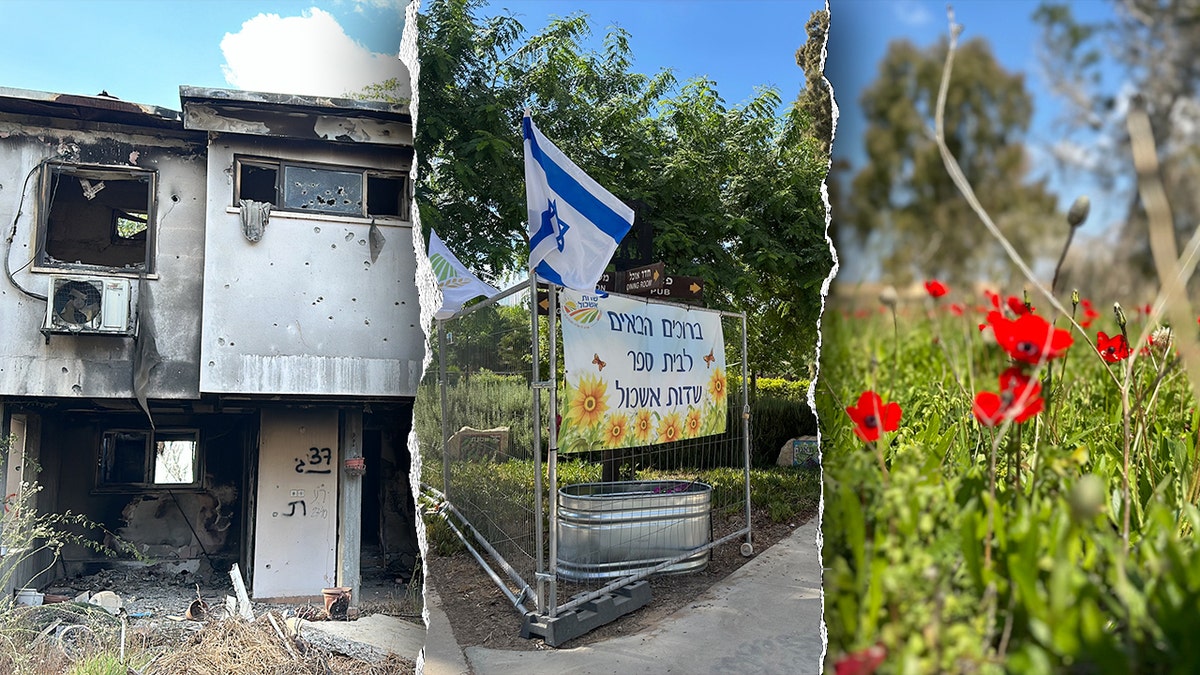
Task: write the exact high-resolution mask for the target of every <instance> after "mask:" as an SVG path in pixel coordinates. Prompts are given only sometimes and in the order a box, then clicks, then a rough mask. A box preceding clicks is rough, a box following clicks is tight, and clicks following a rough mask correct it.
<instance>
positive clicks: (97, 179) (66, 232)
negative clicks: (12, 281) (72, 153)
mask: <svg viewBox="0 0 1200 675" xmlns="http://www.w3.org/2000/svg"><path fill="white" fill-rule="evenodd" d="M44 171H45V172H44V174H43V178H42V180H43V187H42V204H41V208H42V211H43V213H42V217H43V237H44V239H43V246H42V254H43V258H42V260H41V263H42V264H46V265H56V264H83V265H94V266H98V267H111V268H119V269H129V270H139V271H140V270H146V271H152V270H149V269H148V264H149V256H148V255H147V251H148V250H150V243H151V242H150V241H149V240H150V238H151V228H150V222H151V219H152V215H153V202H154V197H153V195H154V192H153V190H154V180H153V177H154V174H153V173H152V172H149V171H135V170H122V169H94V168H83V167H66V166H57V165H47V167H46V169H45V170H44Z"/></svg>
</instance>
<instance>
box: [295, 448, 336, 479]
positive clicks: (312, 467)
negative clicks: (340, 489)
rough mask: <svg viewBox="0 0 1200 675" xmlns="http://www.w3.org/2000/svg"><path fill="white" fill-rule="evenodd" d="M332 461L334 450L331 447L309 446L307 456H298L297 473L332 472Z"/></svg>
mask: <svg viewBox="0 0 1200 675" xmlns="http://www.w3.org/2000/svg"><path fill="white" fill-rule="evenodd" d="M305 460H308V461H305ZM332 463H333V451H332V450H330V449H329V448H309V449H308V455H307V456H306V457H297V458H296V473H332V472H333V470H332V469H331V468H330V465H331V464H332ZM319 467H325V468H319Z"/></svg>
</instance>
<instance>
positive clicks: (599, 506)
mask: <svg viewBox="0 0 1200 675" xmlns="http://www.w3.org/2000/svg"><path fill="white" fill-rule="evenodd" d="M711 508H712V486H710V485H707V484H705V483H700V482H689V481H678V480H643V481H618V482H611V483H576V484H574V485H567V486H564V487H563V488H562V489H560V490H559V492H558V575H559V576H560V577H562V578H564V579H567V580H570V581H591V580H597V579H615V578H618V577H624V576H629V575H633V574H637V573H639V572H643V571H646V570H649V569H650V568H652V567H654V566H656V565H659V564H661V563H664V562H667V561H669V560H672V559H675V558H679V560H678V561H677V562H675V563H674V564H671V565H669V566H668V567H666V568H664V569H663V570H662V572H661V573H663V574H678V573H684V572H696V571H699V570H702V569H704V567H705V566H706V565H708V559H709V551H708V549H705V550H703V551H700V552H698V553H693V554H691V555H688V554H689V552H691V551H694V550H695V549H698V548H701V547H703V546H705V545H706V544H708V543H709V541H711V539H712V516H711Z"/></svg>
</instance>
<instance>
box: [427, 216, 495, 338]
mask: <svg viewBox="0 0 1200 675" xmlns="http://www.w3.org/2000/svg"><path fill="white" fill-rule="evenodd" d="M429 263H430V264H431V265H433V273H434V275H435V276H437V280H438V288H440V289H442V308H441V309H439V310H438V311H437V314H435V315H434V316H435V317H437V318H439V319H448V318H450V317H451V316H454V313H455V312H457V311H458V310H460V309H462V306H463V304H464V303H466V302H467V301H468V300H471V299H472V298H477V297H479V296H481V295H484V296H492V295H495V294H497V293H499V292H500V291H499V290H497V289H495V288H492V287H491V286H489V285H487V284H485V283H483V282H482V281H480V280H479V278H478V277H476V276H475V275H474V274H471V273H470V272H468V271H467V268H466V267H464V266H463V264H462V263H460V262H459V261H458V258H456V257H455V256H454V254H453V253H451V252H450V249H448V248H446V245H445V244H443V243H442V240H441V239H439V238H438V236H437V232H434V231H433V230H430V231H429Z"/></svg>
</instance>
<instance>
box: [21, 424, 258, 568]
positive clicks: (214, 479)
mask: <svg viewBox="0 0 1200 675" xmlns="http://www.w3.org/2000/svg"><path fill="white" fill-rule="evenodd" d="M155 423H156V425H157V428H158V430H160V431H164V430H168V429H196V430H198V431H199V438H200V445H199V448H200V462H199V470H200V475H201V478H200V481H199V485H198V486H194V487H169V486H152V487H144V488H136V487H120V486H103V485H98V482H99V481H98V478H97V475H98V474H97V469H98V465H99V454H98V453H99V448H100V444H101V438H102V436H103V434H104V432H105V430H112V429H135V430H137V429H148V428H149V425H148V423H147V419H146V416H145V415H144V414H140V413H120V414H111V413H109V414H103V413H52V414H47V415H45V416H44V417H43V423H42V429H43V437H42V448H43V455H42V456H43V458H44V460H43V461H44V463H45V464H46V469H45V470H44V471H43V475H42V479H43V480H44V481H52V482H53V483H54V488H55V489H54V490H53V493H54V494H55V499H54V503H52V504H42V505H40V506H41V508H42V509H43V510H47V509H48V510H52V511H55V512H59V513H62V512H66V511H70V512H72V513H81V514H84V515H85V516H86V517H87V518H88V519H89V520H91V521H93V522H95V523H96V524H98V525H100V526H102V528H103V529H102V530H101V529H92V530H87V531H84V532H85V536H87V537H88V538H89V539H91V540H93V541H95V542H97V543H104V544H107V545H109V546H113V545H126V544H127V545H131V546H132V547H134V548H135V549H136V550H137V551H138V554H139V555H140V556H142V557H144V558H145V559H146V560H145V562H149V563H158V562H167V563H184V564H186V566H187V567H190V568H191V569H193V570H194V569H196V568H197V567H198V564H203V563H208V564H210V565H212V567H213V568H214V569H217V570H218V571H220V570H224V569H228V567H229V565H230V564H232V563H234V562H237V561H238V559H239V557H240V554H241V546H242V536H241V522H242V511H241V510H242V508H243V504H244V503H245V499H244V494H245V490H246V485H245V481H244V478H243V467H244V465H245V457H246V453H247V452H249V451H250V449H249V446H250V444H251V443H252V442H253V440H252V439H253V431H254V428H255V427H254V418H253V416H246V415H234V414H211V415H179V416H162V415H159V416H156V417H155ZM51 457H54V458H55V461H52V462H49V461H46V460H48V459H49V458H51ZM119 557H120V558H125V559H133V556H131V555H122V556H119ZM111 561H112V558H110V557H107V556H105V555H103V554H102V553H100V552H97V551H94V550H91V549H89V548H87V547H84V546H79V545H69V546H67V547H66V548H65V549H64V551H63V562H64V567H65V569H66V572H67V573H68V574H80V573H88V572H90V571H94V570H95V569H96V568H99V567H103V566H105V565H106V564H108V563H110V562H111Z"/></svg>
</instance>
